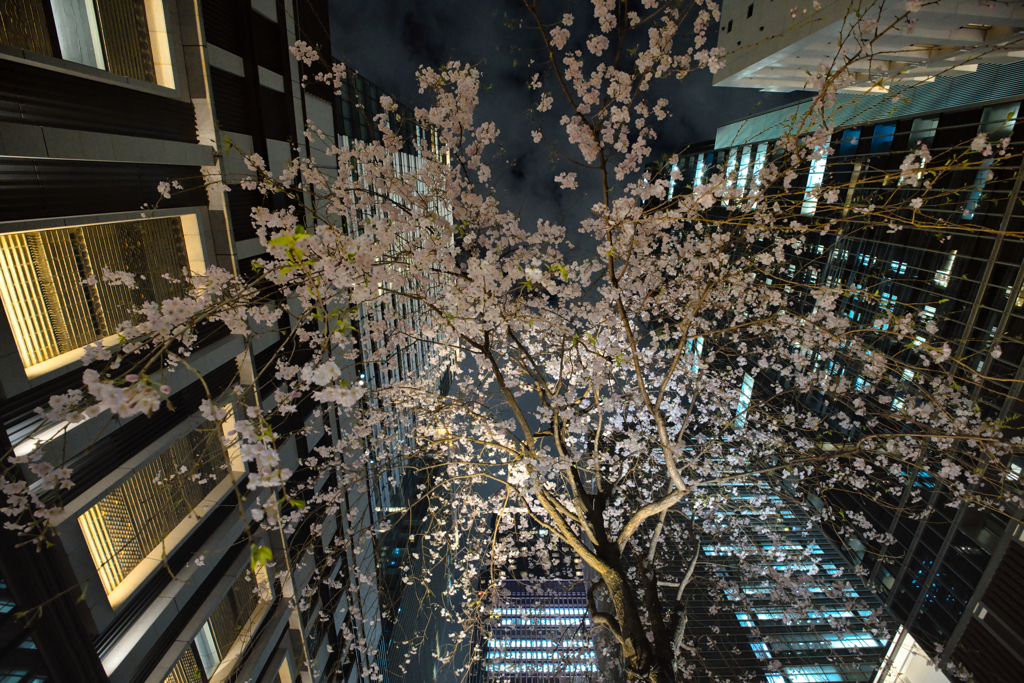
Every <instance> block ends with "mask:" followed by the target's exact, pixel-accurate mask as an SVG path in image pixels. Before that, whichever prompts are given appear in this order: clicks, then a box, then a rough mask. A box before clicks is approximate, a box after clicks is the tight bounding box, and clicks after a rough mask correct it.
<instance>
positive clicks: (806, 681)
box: [783, 666, 843, 683]
mask: <svg viewBox="0 0 1024 683" xmlns="http://www.w3.org/2000/svg"><path fill="white" fill-rule="evenodd" d="M783 670H784V671H785V672H786V676H787V677H788V678H789V680H790V683H825V682H827V681H842V680H843V676H842V674H840V673H839V669H837V668H836V667H834V666H787V667H786V668H785V669H783Z"/></svg>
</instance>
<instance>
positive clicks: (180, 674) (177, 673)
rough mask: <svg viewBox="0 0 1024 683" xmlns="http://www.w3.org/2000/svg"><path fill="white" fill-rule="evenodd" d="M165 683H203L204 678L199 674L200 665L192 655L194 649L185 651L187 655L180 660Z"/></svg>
mask: <svg viewBox="0 0 1024 683" xmlns="http://www.w3.org/2000/svg"><path fill="white" fill-rule="evenodd" d="M164 683H203V676H202V674H201V673H199V664H198V663H197V662H196V658H195V655H194V654H193V653H192V648H189V649H187V650H185V654H183V655H182V656H181V657H179V658H178V661H177V662H175V663H174V668H173V669H171V673H169V674H167V678H165V679H164Z"/></svg>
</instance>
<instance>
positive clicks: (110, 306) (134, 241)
mask: <svg viewBox="0 0 1024 683" xmlns="http://www.w3.org/2000/svg"><path fill="white" fill-rule="evenodd" d="M188 266H189V258H188V251H187V249H186V245H185V238H184V235H183V233H182V227H181V220H180V219H179V218H177V217H171V218H156V219H152V220H140V221H126V222H123V223H108V224H104V225H87V226H83V227H76V228H56V229H53V230H38V231H32V232H15V233H7V234H3V235H0V299H2V300H3V305H4V308H5V309H6V311H7V319H8V320H9V321H10V324H11V329H12V331H13V332H14V340H15V343H16V344H17V346H18V353H19V354H20V355H21V360H22V363H23V364H24V366H25V367H26V368H29V367H31V366H34V365H38V364H40V363H42V362H44V361H47V360H50V359H51V358H55V357H56V356H59V355H61V354H63V353H67V352H69V351H74V350H75V349H78V348H81V347H83V346H85V345H86V344H91V343H92V342H94V341H96V340H98V339H103V338H104V337H107V336H110V335H112V334H115V333H116V332H117V326H118V325H119V324H120V323H122V322H124V321H126V320H132V321H134V320H135V317H136V314H134V313H133V308H134V307H136V306H138V305H139V304H141V303H142V302H143V301H145V300H147V299H149V300H157V301H161V300H163V299H167V298H171V297H180V296H184V295H185V294H186V285H184V284H183V283H181V282H171V281H169V280H168V279H167V278H164V277H162V276H163V274H165V273H167V274H170V275H171V276H174V277H176V278H177V279H178V280H180V279H181V274H182V270H183V269H185V268H187V267H188ZM104 269H107V270H110V271H126V272H129V273H133V274H135V275H136V276H141V277H136V288H135V289H128V288H127V287H125V286H123V285H117V284H110V283H108V282H106V281H104V279H103V277H102V276H103V272H104Z"/></svg>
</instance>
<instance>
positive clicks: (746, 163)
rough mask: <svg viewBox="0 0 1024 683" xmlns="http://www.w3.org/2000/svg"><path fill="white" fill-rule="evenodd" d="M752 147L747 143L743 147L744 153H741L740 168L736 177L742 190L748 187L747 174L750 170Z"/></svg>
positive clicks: (737, 183) (737, 184)
mask: <svg viewBox="0 0 1024 683" xmlns="http://www.w3.org/2000/svg"><path fill="white" fill-rule="evenodd" d="M751 151H752V148H751V146H750V145H747V146H746V147H744V148H743V153H742V154H741V155H740V168H739V173H738V176H737V179H736V187H738V188H740V189H741V190H745V189H746V188H747V174H748V173H749V172H750V153H751Z"/></svg>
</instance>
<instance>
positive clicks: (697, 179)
mask: <svg viewBox="0 0 1024 683" xmlns="http://www.w3.org/2000/svg"><path fill="white" fill-rule="evenodd" d="M703 182H704V155H703V154H701V155H700V156H698V157H697V171H696V172H695V173H694V174H693V186H694V187H697V186H698V185H700V184H701V183H703Z"/></svg>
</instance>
